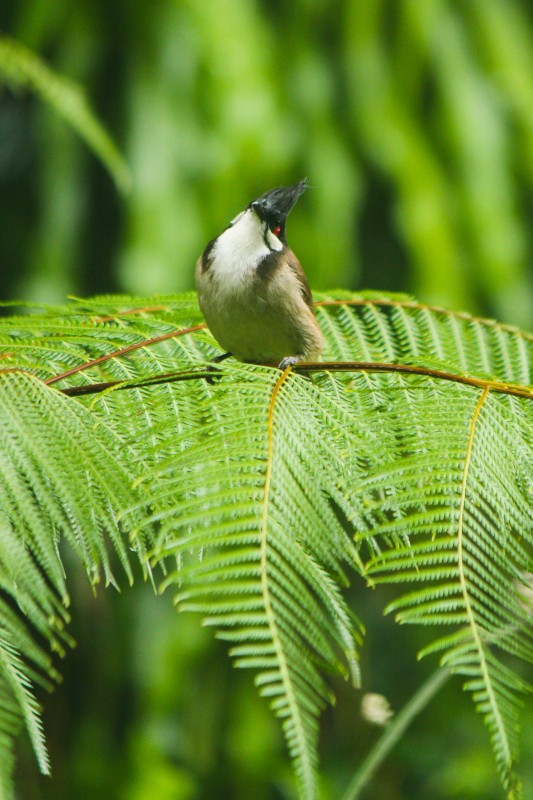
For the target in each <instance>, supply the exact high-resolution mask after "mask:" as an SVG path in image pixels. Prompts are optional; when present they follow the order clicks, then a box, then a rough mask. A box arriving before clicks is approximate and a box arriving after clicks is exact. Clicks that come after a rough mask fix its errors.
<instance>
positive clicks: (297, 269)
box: [285, 248, 313, 311]
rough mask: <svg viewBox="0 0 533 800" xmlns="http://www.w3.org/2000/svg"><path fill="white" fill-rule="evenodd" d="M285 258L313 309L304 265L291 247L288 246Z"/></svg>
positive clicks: (305, 298)
mask: <svg viewBox="0 0 533 800" xmlns="http://www.w3.org/2000/svg"><path fill="white" fill-rule="evenodd" d="M285 260H286V262H287V264H288V265H289V267H290V268H291V270H292V272H293V274H294V275H295V276H296V279H297V280H298V283H299V285H300V291H301V293H302V297H303V299H304V300H305V302H306V304H307V305H308V306H309V308H310V309H311V311H313V297H312V295H311V289H310V288H309V282H308V280H307V275H306V274H305V272H304V270H303V267H302V265H301V264H300V262H299V261H298V259H297V258H296V256H295V255H294V253H293V252H292V250H290V249H289V248H287V250H286V252H285Z"/></svg>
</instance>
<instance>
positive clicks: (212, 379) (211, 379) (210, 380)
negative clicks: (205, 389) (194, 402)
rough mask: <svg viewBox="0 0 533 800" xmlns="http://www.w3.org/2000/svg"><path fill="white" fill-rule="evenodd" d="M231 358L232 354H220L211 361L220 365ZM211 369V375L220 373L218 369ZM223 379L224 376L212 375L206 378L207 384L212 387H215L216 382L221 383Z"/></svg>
mask: <svg viewBox="0 0 533 800" xmlns="http://www.w3.org/2000/svg"><path fill="white" fill-rule="evenodd" d="M230 356H231V353H220V355H218V356H215V357H214V358H212V359H211V363H213V364H220V362H221V361H224V360H225V359H226V358H229V357H230ZM209 369H210V370H211V373H213V372H218V370H217V368H216V367H209ZM221 377H222V375H213V374H210V375H207V376H206V379H205V382H206V383H210V384H211V385H213V384H214V382H215V381H219V380H220V379H221Z"/></svg>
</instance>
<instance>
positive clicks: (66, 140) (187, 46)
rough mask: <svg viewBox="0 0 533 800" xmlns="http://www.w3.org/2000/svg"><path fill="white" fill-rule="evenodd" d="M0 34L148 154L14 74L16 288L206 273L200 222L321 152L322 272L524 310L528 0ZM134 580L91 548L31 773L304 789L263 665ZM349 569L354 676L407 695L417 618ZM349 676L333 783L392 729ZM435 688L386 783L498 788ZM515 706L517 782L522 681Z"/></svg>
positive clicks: (65, 8) (317, 215)
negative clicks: (395, 615) (362, 640)
mask: <svg viewBox="0 0 533 800" xmlns="http://www.w3.org/2000/svg"><path fill="white" fill-rule="evenodd" d="M0 34H8V35H9V36H12V37H14V38H16V39H17V40H18V41H19V42H21V43H23V44H24V45H26V46H27V47H29V48H30V49H32V50H33V51H34V52H36V53H38V54H39V55H40V56H41V57H43V58H44V59H45V60H46V61H47V62H48V64H49V65H50V66H51V67H52V68H53V69H54V70H55V71H57V72H59V73H61V74H62V75H64V76H68V77H69V78H70V79H73V80H76V81H78V82H79V83H81V84H82V85H83V86H84V87H85V88H86V91H87V94H88V97H89V99H90V101H91V103H92V105H93V108H94V109H95V110H96V112H97V114H98V115H99V117H100V119H101V120H102V121H103V122H104V123H105V125H106V127H107V128H108V130H109V131H110V132H111V134H112V135H113V137H114V139H115V141H116V142H117V143H118V146H119V149H120V150H121V151H122V152H123V153H124V154H125V156H126V160H127V162H128V164H129V166H130V168H131V173H132V190H131V192H130V193H129V194H127V195H126V196H121V195H120V194H119V193H118V192H117V190H116V188H115V186H114V184H113V182H112V180H111V178H110V177H109V176H108V174H107V173H106V172H105V170H104V168H103V167H102V165H101V164H100V163H99V162H98V161H97V160H96V158H95V157H94V155H92V154H91V152H90V151H88V150H87V148H86V146H85V145H84V144H83V143H82V142H81V141H80V140H79V139H78V138H77V136H76V134H75V133H74V132H73V131H72V130H71V129H70V127H69V126H67V125H66V124H65V122H64V121H63V120H62V119H60V118H59V117H58V116H57V115H56V114H55V112H54V111H53V110H51V109H50V107H48V106H47V105H46V104H43V103H42V102H40V101H39V100H38V99H36V98H35V97H34V96H31V95H29V94H25V93H21V92H18V91H13V90H5V91H4V92H3V94H1V95H0V220H1V230H2V235H1V236H0V280H1V281H2V287H3V288H2V299H7V298H10V297H18V298H24V299H34V300H39V301H53V302H55V301H62V300H63V299H64V296H65V295H66V294H76V293H77V294H90V293H94V292H97V291H105V292H109V291H113V290H120V291H126V292H132V293H139V294H150V293H157V292H173V291H178V290H182V289H188V288H191V287H192V273H193V264H194V261H195V258H196V257H197V255H198V254H199V252H200V251H201V249H202V247H203V245H204V243H205V242H206V241H207V240H208V239H209V238H211V237H212V236H213V235H214V234H215V233H216V232H218V231H219V230H220V229H221V228H222V227H224V226H225V224H226V223H227V221H228V220H229V219H231V217H232V216H234V214H235V213H236V212H237V211H238V210H240V208H241V207H242V206H243V205H244V204H245V203H247V202H248V201H249V200H250V199H251V198H252V197H254V196H255V195H257V194H259V193H261V192H262V191H264V190H265V189H267V188H270V187H273V186H275V185H278V184H280V183H283V182H289V181H294V180H297V179H299V178H300V177H302V176H303V175H307V176H308V178H309V181H310V183H311V185H312V187H313V191H312V192H309V193H308V194H307V196H306V197H305V198H304V199H302V201H301V203H300V204H299V206H298V208H297V209H296V210H295V212H294V214H293V216H292V217H291V222H290V225H289V240H290V242H291V244H292V246H293V247H294V249H295V250H296V252H297V253H298V255H299V256H300V258H301V260H302V263H303V264H304V266H305V267H306V270H307V272H308V274H309V277H310V281H311V283H312V285H313V286H314V287H315V288H317V289H324V288H331V287H334V286H342V287H345V288H375V289H387V290H407V291H413V292H414V293H416V295H417V296H418V297H419V299H420V300H422V301H426V302H431V303H439V304H443V305H447V306H451V307H455V308H461V309H465V310H467V311H471V312H474V313H476V312H480V313H483V314H489V315H496V316H498V317H499V318H500V319H501V320H502V321H504V322H511V323H516V324H520V325H522V326H524V327H529V328H531V322H532V317H533V273H532V269H531V263H532V249H533V242H532V237H531V232H530V231H531V224H530V214H531V209H532V205H533V203H532V197H533V195H532V186H533V4H532V3H531V2H529V1H528V0H513V2H508V0H468V2H460V0H423V2H420V0H357V1H356V0H352V2H348V1H347V0H344V2H341V0H336V1H335V0H334V1H333V2H325V0H292V2H288V0H270V2H267V0H263V2H260V0H255V2H254V1H253V0H209V2H205V3H200V2H198V0H181V1H180V0H174V1H172V0H156V1H155V2H153V3H152V4H141V3H131V2H125V0H107V1H106V0H76V2H74V0H65V2H61V3H57V2H54V0H16V1H15V0H11V1H9V0H8V2H3V3H2V5H1V7H0ZM139 578H140V576H139ZM125 583H126V582H125V581H124V591H123V593H122V594H120V595H118V594H114V593H112V592H105V593H104V592H103V591H102V592H99V593H98V595H97V597H96V598H95V597H93V595H92V592H91V590H90V588H89V587H88V585H87V582H86V580H85V577H84V576H83V575H81V574H80V575H79V579H78V580H76V582H75V583H74V585H73V586H72V587H71V593H72V596H73V608H72V613H73V617H74V621H75V625H74V626H73V628H72V633H73V635H74V637H75V638H76V640H77V642H78V648H77V650H76V651H75V652H74V653H69V657H68V658H67V659H66V661H65V663H64V664H62V665H61V668H62V671H63V674H64V675H65V680H64V683H63V686H62V687H60V688H59V689H58V690H57V691H56V692H55V694H54V695H53V696H52V697H50V698H46V699H45V707H46V711H45V725H46V730H47V734H48V740H49V743H50V751H51V759H52V765H53V770H54V780H53V783H52V782H50V780H49V779H44V778H41V777H39V776H38V774H37V770H36V767H35V765H34V761H33V756H32V755H31V753H30V751H29V747H27V751H26V752H25V753H23V754H22V758H21V761H20V767H19V769H20V785H21V789H20V797H21V798H23V800H41V798H42V799H43V800H46V799H47V798H51V797H54V798H59V800H62V799H63V798H65V799H66V798H70V797H77V798H82V800H83V798H89V797H91V798H92V797H94V796H97V797H100V796H101V797H107V798H116V799H117V800H141V798H145V797H146V796H148V794H149V795H150V797H152V798H153V800H189V799H190V800H195V799H196V798H202V800H203V799H204V798H205V799H206V800H207V799H209V800H211V799H212V800H218V799H219V798H226V797H232V798H236V799H237V800H239V798H243V800H244V798H249V797H254V798H258V800H262V799H263V798H264V800H267V799H268V800H271V799H272V798H280V797H288V796H290V791H291V776H290V772H289V767H288V764H287V762H286V756H285V752H284V749H283V743H282V741H281V737H280V735H279V732H278V729H277V726H276V723H275V721H274V720H272V719H271V718H270V715H269V713H268V711H267V708H266V706H265V705H264V703H263V702H262V701H261V700H259V699H258V698H257V697H256V695H255V690H254V689H253V687H252V685H251V680H250V677H249V676H247V675H241V674H240V673H238V672H236V671H235V670H233V669H232V668H231V666H230V663H229V661H228V659H227V658H226V655H225V649H224V647H223V646H222V645H220V644H219V643H216V642H214V641H213V639H212V636H211V635H210V634H209V632H206V631H203V630H201V629H199V628H198V625H197V620H195V619H193V618H189V617H186V616H183V617H177V616H176V614H175V613H174V611H173V609H172V608H171V603H170V596H169V597H168V598H165V597H164V598H162V599H159V602H156V598H154V597H153V594H152V590H151V588H150V587H149V586H142V585H141V583H140V581H139V582H138V585H137V586H136V587H135V588H134V589H133V590H128V591H126V586H125ZM357 590H358V587H353V592H354V594H357V597H358V603H359V604H360V603H363V605H364V606H367V607H366V608H363V609H362V610H361V608H360V605H359V606H358V608H359V614H360V615H361V616H362V617H364V619H365V621H366V623H367V628H368V629H369V630H370V631H371V633H370V636H369V639H368V640H367V642H366V649H365V651H364V654H363V658H364V660H365V663H363V674H364V683H363V688H364V689H365V690H372V691H380V692H384V693H385V694H386V695H387V696H388V697H389V698H390V700H391V703H392V705H393V707H395V708H398V707H400V706H401V704H402V702H403V701H404V700H406V699H407V698H408V697H409V695H410V694H411V693H412V692H413V691H414V690H415V688H416V686H418V685H419V683H420V682H421V680H422V678H423V676H424V675H425V674H426V672H425V671H426V670H427V669H429V668H430V667H429V666H426V665H425V664H424V665H421V666H420V667H417V668H413V655H414V653H415V652H416V651H417V649H418V648H419V647H420V646H421V645H422V644H423V640H422V634H420V632H418V631H415V630H410V629H408V630H406V629H402V630H401V631H399V630H397V629H396V628H395V626H394V625H393V622H392V620H389V619H385V620H382V618H381V612H382V609H383V607H384V606H385V605H386V602H387V600H389V599H391V597H392V596H393V595H392V590H390V589H383V590H380V591H379V592H376V593H375V597H374V596H371V597H366V595H367V594H368V593H364V595H365V596H364V597H363V598H361V597H359V594H360V593H359V594H358V593H357ZM406 641H408V642H409V643H411V644H412V649H411V651H410V652H408V651H407V650H406V648H405V642H406ZM336 690H337V695H338V707H337V709H336V711H335V713H334V714H333V713H329V712H328V715H327V716H326V725H325V729H324V732H323V735H322V763H323V766H324V770H325V773H326V783H328V782H329V786H330V792H331V797H332V798H334V797H336V796H338V794H339V791H340V788H339V787H342V786H344V784H345V782H346V780H347V779H348V776H349V775H350V774H351V772H352V770H353V767H354V761H356V760H357V759H358V758H360V755H359V756H358V755H357V754H361V753H363V752H365V751H366V750H368V748H369V747H370V744H371V742H372V741H373V740H374V739H375V738H376V735H377V733H376V731H375V730H374V729H372V728H371V727H370V726H368V725H367V724H366V723H363V722H361V721H360V720H359V710H358V706H357V699H356V698H355V699H354V697H353V696H352V695H351V693H349V691H348V689H347V688H346V687H344V685H339V686H338V687H336ZM445 693H446V696H444V693H443V695H441V697H440V699H441V703H436V704H434V707H432V708H431V709H430V710H429V711H428V713H427V714H426V715H425V716H424V718H423V719H421V720H420V721H418V722H417V724H416V726H415V728H414V729H413V730H412V731H411V732H410V734H409V736H408V737H407V738H406V739H405V741H404V742H403V743H402V745H401V746H400V748H399V749H398V750H397V752H395V754H394V755H393V757H392V758H391V759H390V761H389V762H388V764H387V768H386V769H385V770H384V771H383V773H382V774H381V775H380V776H379V777H378V779H377V781H376V784H375V786H374V787H373V789H372V791H371V792H368V797H369V798H370V799H372V798H378V797H379V798H386V800H399V798H414V799H415V800H418V798H424V797H428V796H431V797H434V798H436V800H439V799H440V798H461V800H465V799H466V800H474V798H475V799H476V800H482V799H483V800H491V798H493V797H494V798H498V797H500V796H501V795H500V789H499V786H498V782H497V779H496V777H495V774H494V768H493V765H492V761H491V756H490V751H489V750H488V748H487V744H486V734H485V731H484V730H483V726H482V723H481V721H480V720H479V719H476V718H475V717H474V716H473V715H472V714H471V707H470V702H469V699H468V698H466V697H463V696H462V695H461V693H460V690H459V688H458V684H457V683H456V682H453V683H452V684H450V685H449V686H448V687H447V688H446V690H445ZM527 715H529V724H528V716H527ZM524 730H525V731H526V734H525V742H524V777H525V786H524V794H525V796H526V797H527V796H528V794H527V789H528V786H529V787H530V789H529V791H530V793H533V788H532V787H533V733H532V731H533V711H532V709H531V704H530V706H529V709H528V711H527V714H526V717H525V718H524ZM528 731H529V733H527V732H528ZM528 737H529V738H528ZM429 742H431V747H429V746H428V743H429ZM274 774H275V775H283V774H285V776H286V782H284V783H281V784H279V785H276V786H272V784H271V781H270V779H271V776H272V775H274ZM528 780H529V784H528V783H527V781H528Z"/></svg>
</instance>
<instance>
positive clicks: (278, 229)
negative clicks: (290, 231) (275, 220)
mask: <svg viewBox="0 0 533 800" xmlns="http://www.w3.org/2000/svg"><path fill="white" fill-rule="evenodd" d="M271 231H272V233H273V234H274V236H279V232H280V231H281V228H280V226H279V225H276V227H275V228H272V229H271Z"/></svg>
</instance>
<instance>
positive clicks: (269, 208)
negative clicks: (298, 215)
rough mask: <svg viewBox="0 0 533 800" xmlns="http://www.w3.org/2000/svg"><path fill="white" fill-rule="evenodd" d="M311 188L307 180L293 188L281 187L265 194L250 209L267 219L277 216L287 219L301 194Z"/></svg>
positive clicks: (253, 202) (294, 185)
mask: <svg viewBox="0 0 533 800" xmlns="http://www.w3.org/2000/svg"><path fill="white" fill-rule="evenodd" d="M308 188H309V184H308V182H307V178H304V179H303V180H301V181H299V182H298V183H295V184H293V185H292V186H280V187H279V188H278V189H272V190H271V191H269V192H265V194H262V195H261V196H260V197H258V198H257V200H253V201H252V202H251V203H250V207H251V208H253V209H255V210H256V211H257V212H258V214H259V216H261V217H263V218H265V217H269V216H277V217H280V219H285V217H287V215H288V214H289V212H290V211H291V210H292V208H293V207H294V205H295V204H296V201H297V200H298V198H299V197H300V195H301V194H303V193H304V192H305V190H306V189H308Z"/></svg>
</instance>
